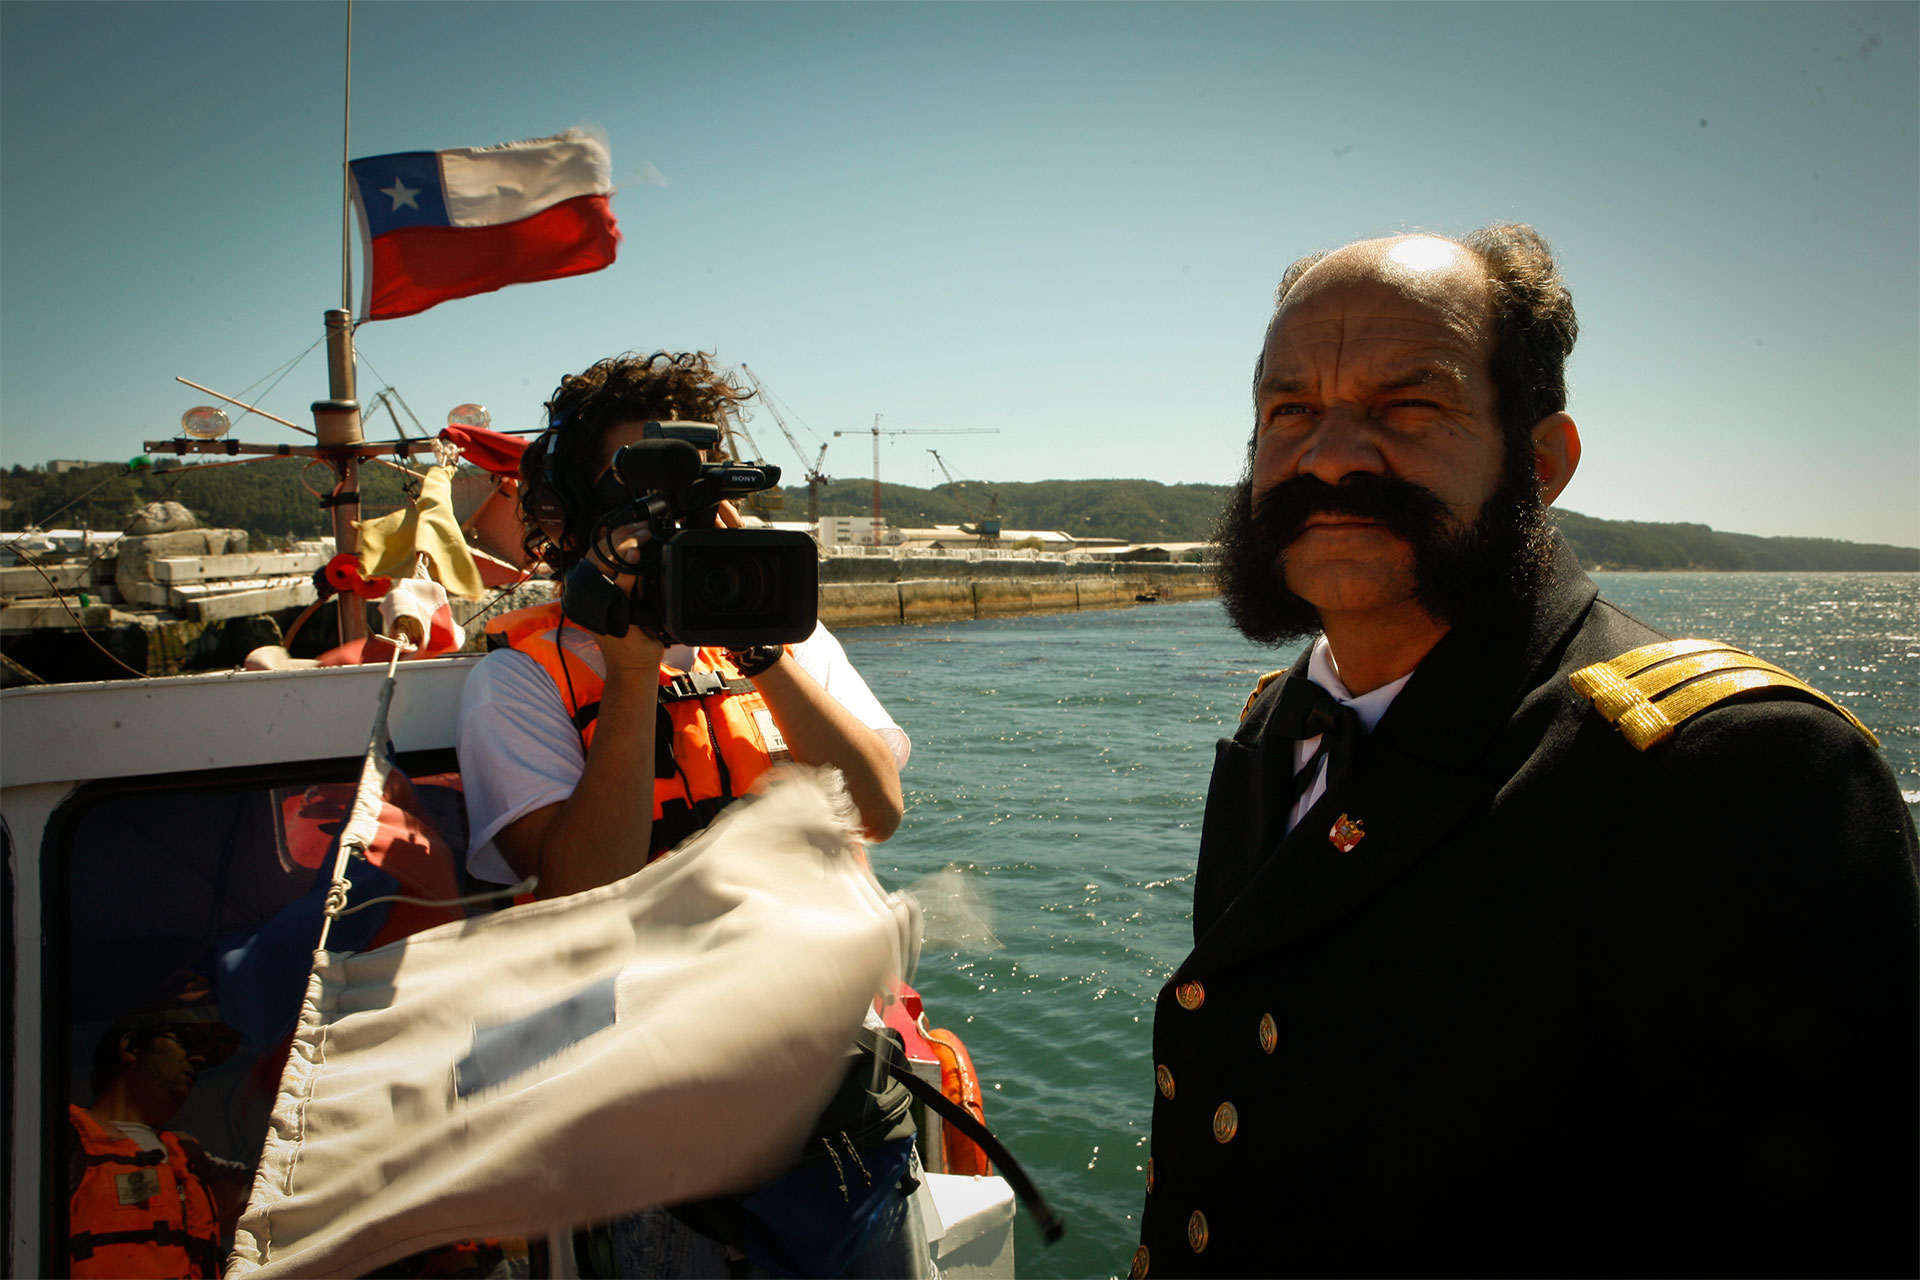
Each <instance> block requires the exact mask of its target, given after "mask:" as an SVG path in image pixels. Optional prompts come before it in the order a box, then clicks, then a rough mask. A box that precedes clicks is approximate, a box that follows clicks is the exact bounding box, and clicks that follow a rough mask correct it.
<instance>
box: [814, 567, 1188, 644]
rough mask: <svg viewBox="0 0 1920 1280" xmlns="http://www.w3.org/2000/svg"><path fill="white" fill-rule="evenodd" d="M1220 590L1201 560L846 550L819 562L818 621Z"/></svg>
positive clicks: (964, 615) (1045, 608)
mask: <svg viewBox="0 0 1920 1280" xmlns="http://www.w3.org/2000/svg"><path fill="white" fill-rule="evenodd" d="M1216 594H1218V592H1217V591H1216V589H1215V587H1214V584H1213V576H1212V570H1211V568H1210V567H1209V566H1206V565H1199V564H1172V563H1164V564H1163V563H1153V562H1145V563H1114V564H1104V563H1099V562H1092V563H1088V562H1069V561H1064V560H1038V559H1035V560H981V561H965V560H959V559H953V560H944V559H938V558H934V557H915V556H906V557H898V558H895V557H886V556H861V557H855V556H845V557H835V558H833V559H830V560H824V561H822V562H821V564H820V620H821V621H822V622H825V623H826V624H827V625H829V626H833V627H874V626H886V625H890V624H893V623H924V622H963V621H969V620H972V619H975V618H1005V617H1014V616H1018V615H1020V614H1029V613H1072V612H1074V611H1076V610H1080V609H1117V608H1121V607H1123V606H1126V605H1132V604H1136V603H1140V602H1141V600H1142V598H1143V597H1144V598H1147V599H1154V600H1204V599H1207V598H1209V597H1212V596H1214V595H1216Z"/></svg>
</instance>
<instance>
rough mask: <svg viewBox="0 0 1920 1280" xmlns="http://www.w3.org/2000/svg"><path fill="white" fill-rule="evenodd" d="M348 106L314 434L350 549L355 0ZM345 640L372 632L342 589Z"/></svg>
mask: <svg viewBox="0 0 1920 1280" xmlns="http://www.w3.org/2000/svg"><path fill="white" fill-rule="evenodd" d="M346 80H347V83H346V90H345V93H344V94H343V95H342V97H343V98H344V103H345V105H344V106H342V108H341V119H340V305H339V306H338V307H337V308H334V309H332V310H329V311H328V312H327V313H326V327H327V398H326V399H325V400H316V401H314V402H313V426H314V434H315V435H316V436H317V437H318V438H319V442H320V446H321V448H323V449H330V450H331V452H328V453H327V454H326V455H325V456H326V459H327V465H329V466H331V467H332V468H333V474H334V485H333V492H332V493H331V494H329V495H327V497H326V498H325V499H324V500H323V504H324V505H325V506H327V507H328V508H330V509H331V510H332V512H333V549H334V551H335V553H336V554H345V553H348V552H354V551H358V550H359V549H360V531H359V530H358V529H356V528H354V527H353V522H354V521H355V520H357V519H359V517H360V452H359V450H358V448H356V447H354V446H358V445H361V444H364V443H365V442H366V436H365V435H364V434H363V433H362V431H361V429H360V403H359V401H357V400H356V399H354V385H353V168H352V162H351V157H352V154H353V143H352V138H353V0H347V57H346ZM334 612H335V614H336V615H337V617H338V619H339V624H340V643H341V644H345V643H347V642H348V641H349V640H359V639H362V638H364V637H365V636H366V634H367V614H366V608H365V606H364V605H362V604H361V603H360V597H358V596H356V595H354V594H353V593H352V592H348V591H343V592H341V593H340V594H339V595H338V596H337V597H335V605H334Z"/></svg>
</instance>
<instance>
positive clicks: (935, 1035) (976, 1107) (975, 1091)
mask: <svg viewBox="0 0 1920 1280" xmlns="http://www.w3.org/2000/svg"><path fill="white" fill-rule="evenodd" d="M926 1035H927V1043H928V1044H931V1045H932V1046H933V1054H934V1057H936V1058H938V1059H939V1060H940V1092H941V1093H943V1094H945V1095H946V1096H947V1100H948V1101H949V1102H954V1103H958V1104H959V1105H960V1106H961V1107H962V1108H963V1109H964V1110H965V1111H966V1112H967V1114H969V1115H971V1116H972V1117H973V1118H974V1119H975V1120H978V1121H980V1123H982V1124H985V1123H986V1121H987V1113H986V1109H985V1108H984V1107H983V1106H982V1105H981V1101H980V1077H979V1076H977V1075H975V1074H974V1070H973V1058H972V1057H971V1056H970V1055H969V1054H968V1053H967V1046H966V1045H964V1044H961V1043H960V1037H959V1036H957V1035H955V1034H954V1033H953V1032H951V1031H948V1030H946V1029H945V1028H942V1027H935V1028H933V1029H932V1030H930V1031H928V1032H927V1033H926ZM940 1148H941V1151H942V1153H943V1155H942V1159H941V1163H942V1164H943V1165H944V1166H945V1168H944V1169H943V1170H942V1172H943V1173H958V1174H966V1175H973V1176H979V1175H982V1174H989V1173H992V1172H993V1164H992V1163H991V1162H990V1161H989V1160H988V1159H987V1153H986V1152H984V1151H982V1150H981V1149H980V1147H979V1145H978V1144H977V1143H975V1142H974V1140H973V1139H971V1138H969V1137H967V1136H966V1135H965V1134H962V1133H959V1132H956V1131H955V1130H954V1128H953V1126H951V1125H947V1126H945V1127H944V1128H943V1129H942V1131H941V1135H940Z"/></svg>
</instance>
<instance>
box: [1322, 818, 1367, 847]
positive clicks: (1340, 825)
mask: <svg viewBox="0 0 1920 1280" xmlns="http://www.w3.org/2000/svg"><path fill="white" fill-rule="evenodd" d="M1366 836H1367V833H1366V832H1365V831H1362V830H1361V829H1360V819H1358V818H1349V817H1348V816H1347V815H1346V814H1344V813H1343V814H1341V815H1340V816H1339V817H1338V818H1335V819H1334V820H1333V830H1331V831H1329V832H1327V839H1329V840H1331V841H1333V847H1334V848H1336V849H1338V850H1339V851H1340V852H1342V853H1352V852H1353V847H1354V846H1355V845H1357V844H1359V843H1360V842H1361V841H1362V840H1364V839H1366Z"/></svg>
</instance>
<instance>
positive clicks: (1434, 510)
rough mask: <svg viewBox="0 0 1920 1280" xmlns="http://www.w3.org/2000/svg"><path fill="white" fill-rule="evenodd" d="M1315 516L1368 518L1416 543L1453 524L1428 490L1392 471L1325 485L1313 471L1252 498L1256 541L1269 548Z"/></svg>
mask: <svg viewBox="0 0 1920 1280" xmlns="http://www.w3.org/2000/svg"><path fill="white" fill-rule="evenodd" d="M1316 516H1352V517H1355V518H1357V519H1361V520H1371V521H1374V522H1376V523H1377V524H1379V525H1380V526H1381V527H1382V528H1384V529H1385V530H1386V531H1387V532H1389V533H1391V534H1394V535H1395V536H1397V537H1399V538H1401V539H1403V540H1405V541H1407V542H1410V543H1416V544H1417V543H1419V542H1420V541H1422V540H1423V539H1431V538H1436V537H1444V536H1445V535H1446V534H1447V533H1449V532H1450V531H1451V530H1452V526H1453V518H1452V513H1451V512H1450V511H1449V510H1448V509H1447V504H1446V503H1445V502H1442V501H1441V500H1440V496H1439V495H1438V494H1436V493H1434V491H1433V490H1431V489H1428V488H1426V487H1425V486H1424V485H1418V484H1415V483H1414V482H1413V481H1411V480H1403V479H1401V478H1400V477H1398V476H1383V475H1374V474H1372V473H1369V472H1359V473H1356V474H1354V475H1351V476H1348V477H1347V478H1346V479H1344V480H1342V481H1341V482H1340V483H1339V484H1328V483H1327V482H1326V481H1324V480H1322V479H1320V478H1319V477H1317V476H1307V475H1302V476H1295V477H1293V478H1292V479H1291V480H1283V481H1281V482H1280V483H1279V484H1276V485H1274V486H1273V487H1272V488H1271V489H1268V490H1267V491H1266V492H1265V493H1263V494H1261V495H1260V496H1259V497H1258V498H1257V499H1255V500H1254V507H1253V520H1254V524H1255V526H1256V527H1257V528H1258V529H1259V532H1260V537H1261V540H1262V541H1263V542H1264V543H1265V544H1266V545H1267V546H1269V547H1271V548H1274V549H1275V550H1279V549H1281V548H1284V547H1286V546H1288V545H1290V544H1291V543H1292V542H1293V540H1294V539H1295V538H1297V537H1299V536H1300V535H1301V534H1302V533H1304V532H1306V528H1307V522H1308V521H1309V520H1311V519H1313V518H1314V517H1316Z"/></svg>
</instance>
